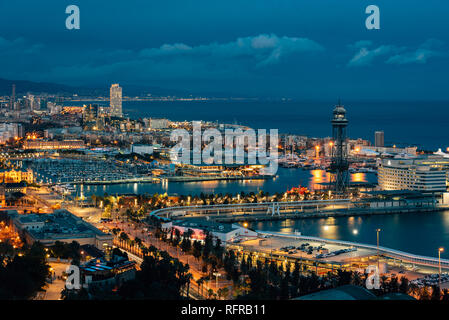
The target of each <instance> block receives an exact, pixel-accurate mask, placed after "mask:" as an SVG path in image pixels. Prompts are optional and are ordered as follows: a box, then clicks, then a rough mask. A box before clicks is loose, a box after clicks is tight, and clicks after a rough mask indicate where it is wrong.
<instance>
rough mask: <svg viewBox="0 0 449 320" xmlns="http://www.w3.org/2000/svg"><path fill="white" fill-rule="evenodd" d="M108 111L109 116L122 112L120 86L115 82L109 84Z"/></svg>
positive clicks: (116, 115) (119, 114)
mask: <svg viewBox="0 0 449 320" xmlns="http://www.w3.org/2000/svg"><path fill="white" fill-rule="evenodd" d="M109 106H110V112H111V116H114V117H121V116H123V113H122V88H121V87H120V86H119V85H118V83H115V84H113V85H111V89H110V103H109Z"/></svg>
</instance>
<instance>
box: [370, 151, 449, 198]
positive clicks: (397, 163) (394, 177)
mask: <svg viewBox="0 0 449 320" xmlns="http://www.w3.org/2000/svg"><path fill="white" fill-rule="evenodd" d="M378 183H379V188H380V189H381V190H412V191H420V192H423V193H428V192H430V193H435V192H437V193H443V192H446V190H447V186H448V185H449V159H448V158H444V157H440V156H427V157H416V158H394V159H383V160H381V161H380V163H379V165H378Z"/></svg>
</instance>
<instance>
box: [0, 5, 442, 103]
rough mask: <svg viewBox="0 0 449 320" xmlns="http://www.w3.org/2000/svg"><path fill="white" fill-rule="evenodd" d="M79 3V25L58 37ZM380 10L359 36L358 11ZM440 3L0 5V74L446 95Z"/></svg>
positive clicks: (236, 88)
mask: <svg viewBox="0 0 449 320" xmlns="http://www.w3.org/2000/svg"><path fill="white" fill-rule="evenodd" d="M71 4H75V5H78V6H79V8H80V12H81V29H80V30H67V29H66V28H65V20H66V17H67V16H68V15H67V14H66V13H65V8H66V7H67V6H68V5H71ZM370 4H374V5H377V6H378V7H379V8H380V25H381V29H380V30H367V29H366V27H365V19H366V17H367V16H368V15H367V14H366V13H365V8H366V7H367V6H368V5H370ZM448 39H449V1H447V0H427V1H415V0H409V1H392V0H388V1H383V0H370V1H365V0H358V1H356V0H314V1H312V0H296V1H287V0H226V1H225V0H222V1H216V0H196V1H191V0H163V1H162V0H131V1H106V0H82V1H81V0H78V1H71V0H70V1H69V0H67V1H66V0H53V1H51V0H40V1H30V0H28V1H23V0H18V1H4V0H3V1H0V78H6V79H15V80H32V81H46V82H55V83H62V84H68V85H83V86H100V87H107V86H109V84H110V83H112V82H119V83H121V84H122V85H123V86H124V90H125V94H126V85H127V84H128V85H139V86H153V87H161V88H166V89H176V90H184V91H187V92H195V93H206V94H207V93H208V92H214V93H216V92H221V93H226V94H230V95H240V96H259V97H290V98H295V99H323V98H324V99H336V98H337V97H342V98H344V99H382V100H388V99H406V100H410V99H419V100H435V99H449V90H448V71H449V44H448Z"/></svg>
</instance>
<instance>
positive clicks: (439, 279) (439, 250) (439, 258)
mask: <svg viewBox="0 0 449 320" xmlns="http://www.w3.org/2000/svg"><path fill="white" fill-rule="evenodd" d="M443 251H444V248H438V290H441V252H443Z"/></svg>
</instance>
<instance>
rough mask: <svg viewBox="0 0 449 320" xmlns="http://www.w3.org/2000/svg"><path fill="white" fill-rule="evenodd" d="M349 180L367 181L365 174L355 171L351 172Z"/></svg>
mask: <svg viewBox="0 0 449 320" xmlns="http://www.w3.org/2000/svg"><path fill="white" fill-rule="evenodd" d="M351 182H367V181H366V176H365V174H364V173H363V172H357V173H353V174H351Z"/></svg>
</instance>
